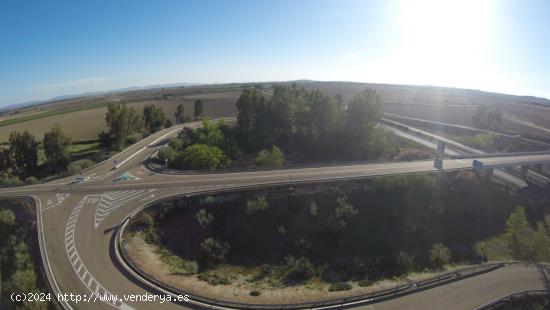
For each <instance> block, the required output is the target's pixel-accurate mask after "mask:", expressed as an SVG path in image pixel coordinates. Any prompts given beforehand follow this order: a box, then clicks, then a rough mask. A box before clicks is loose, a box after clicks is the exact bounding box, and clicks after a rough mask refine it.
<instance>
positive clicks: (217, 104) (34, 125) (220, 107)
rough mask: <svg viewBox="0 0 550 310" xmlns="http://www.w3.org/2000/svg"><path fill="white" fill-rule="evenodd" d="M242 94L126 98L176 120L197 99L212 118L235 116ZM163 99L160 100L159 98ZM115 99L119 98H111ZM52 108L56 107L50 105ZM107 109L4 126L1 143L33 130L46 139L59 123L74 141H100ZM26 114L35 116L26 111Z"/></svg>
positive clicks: (138, 106)
mask: <svg viewBox="0 0 550 310" xmlns="http://www.w3.org/2000/svg"><path fill="white" fill-rule="evenodd" d="M239 95H240V91H223V92H218V91H215V92H211V93H209V92H201V93H195V94H191V95H185V96H183V95H182V96H168V99H162V95H161V96H160V97H159V96H155V95H151V94H147V95H146V96H143V98H142V99H143V100H141V99H140V98H139V97H135V98H132V97H129V98H124V100H120V101H124V102H127V103H128V105H129V106H130V107H134V108H135V109H138V110H141V109H143V107H144V106H145V105H147V104H155V105H157V106H160V107H162V109H163V110H164V112H165V114H166V116H167V117H168V118H170V119H171V120H172V121H175V119H174V112H175V111H176V107H177V106H178V105H179V104H181V103H183V105H184V106H185V113H186V114H187V115H192V114H193V105H194V102H195V100H196V99H202V100H203V101H204V103H205V106H204V113H205V115H207V116H209V117H213V118H214V117H222V116H235V115H236V113H237V110H236V108H235V102H236V101H237V99H238V98H239ZM156 97H159V99H155V98H156ZM109 99H111V100H110V101H113V100H112V99H117V98H109ZM105 100H106V99H105V98H103V97H100V98H95V99H93V100H92V99H85V100H84V99H78V100H75V101H74V102H64V103H62V104H61V103H56V104H55V108H67V107H68V106H75V105H85V104H94V103H98V102H104V101H105ZM117 101H119V100H117ZM48 108H53V107H51V106H49V105H48ZM106 112H107V108H105V107H103V108H95V109H89V110H81V111H76V112H71V113H66V114H59V115H53V116H48V117H44V118H39V119H35V120H31V121H26V122H22V123H17V124H13V125H10V126H5V127H0V142H3V141H6V140H7V139H8V137H9V134H10V132H12V131H24V130H29V131H30V132H31V133H32V134H34V135H35V136H36V137H37V139H42V136H43V135H44V132H45V131H47V130H48V129H50V128H51V126H52V125H53V124H55V123H57V124H59V125H60V126H61V127H62V128H63V130H64V131H65V132H67V133H69V134H70V135H71V136H72V138H73V141H80V140H90V139H97V134H98V133H99V132H101V131H102V130H105V113H106ZM26 113H31V112H30V111H29V112H26Z"/></svg>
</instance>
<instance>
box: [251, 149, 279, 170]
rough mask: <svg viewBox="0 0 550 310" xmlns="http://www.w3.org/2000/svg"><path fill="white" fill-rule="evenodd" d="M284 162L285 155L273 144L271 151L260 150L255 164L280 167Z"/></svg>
mask: <svg viewBox="0 0 550 310" xmlns="http://www.w3.org/2000/svg"><path fill="white" fill-rule="evenodd" d="M284 164H285V155H284V154H283V152H282V151H281V149H280V148H278V147H276V146H275V145H274V146H273V147H272V148H271V151H268V150H262V151H260V153H259V154H258V157H256V165H257V166H258V167H270V168H281V167H282V166H283V165H284Z"/></svg>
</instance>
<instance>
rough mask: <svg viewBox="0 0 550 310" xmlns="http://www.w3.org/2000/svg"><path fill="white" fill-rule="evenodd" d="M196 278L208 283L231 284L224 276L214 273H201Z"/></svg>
mask: <svg viewBox="0 0 550 310" xmlns="http://www.w3.org/2000/svg"><path fill="white" fill-rule="evenodd" d="M197 278H198V279H199V280H201V281H203V282H206V283H208V284H210V285H214V286H216V285H220V284H221V285H228V284H231V280H230V279H229V278H228V277H226V276H219V275H217V274H215V273H201V274H199V275H198V276H197Z"/></svg>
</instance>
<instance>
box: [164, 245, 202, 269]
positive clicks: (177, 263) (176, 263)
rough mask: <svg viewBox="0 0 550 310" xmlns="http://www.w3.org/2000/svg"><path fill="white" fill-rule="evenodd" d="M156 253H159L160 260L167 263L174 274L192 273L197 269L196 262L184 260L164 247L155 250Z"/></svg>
mask: <svg viewBox="0 0 550 310" xmlns="http://www.w3.org/2000/svg"><path fill="white" fill-rule="evenodd" d="M157 253H158V254H159V255H160V260H161V261H162V262H163V263H165V264H167V265H168V266H169V267H170V271H171V272H172V273H174V274H182V275H193V274H196V273H197V272H198V271H199V265H198V264H197V262H195V261H190V260H185V259H183V258H181V257H179V256H177V255H174V254H172V252H170V251H169V250H167V249H165V248H161V249H159V250H157Z"/></svg>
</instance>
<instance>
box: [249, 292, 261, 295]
mask: <svg viewBox="0 0 550 310" xmlns="http://www.w3.org/2000/svg"><path fill="white" fill-rule="evenodd" d="M261 294H262V292H260V291H251V292H250V296H260V295H261Z"/></svg>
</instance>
